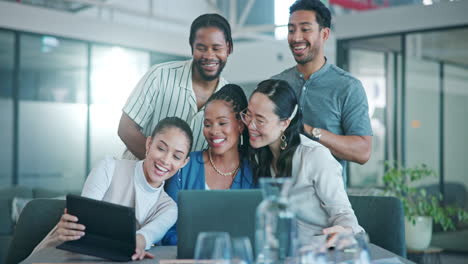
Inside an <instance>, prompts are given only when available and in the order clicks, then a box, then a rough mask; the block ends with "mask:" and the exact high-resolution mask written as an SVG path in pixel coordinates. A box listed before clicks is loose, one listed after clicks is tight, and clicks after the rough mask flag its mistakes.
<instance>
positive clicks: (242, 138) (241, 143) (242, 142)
mask: <svg viewBox="0 0 468 264" xmlns="http://www.w3.org/2000/svg"><path fill="white" fill-rule="evenodd" d="M240 138H241V140H240V145H241V146H242V145H244V137H243V136H242V135H241V137H240Z"/></svg>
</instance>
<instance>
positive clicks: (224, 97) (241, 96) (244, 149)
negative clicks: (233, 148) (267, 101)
mask: <svg viewBox="0 0 468 264" xmlns="http://www.w3.org/2000/svg"><path fill="white" fill-rule="evenodd" d="M216 100H221V101H225V102H227V103H230V104H231V107H232V110H233V111H234V113H235V114H236V118H237V120H241V117H240V112H242V110H244V109H246V108H247V105H248V101H247V96H245V93H244V90H242V88H241V87H240V86H239V85H236V84H226V85H224V86H223V87H221V89H219V90H218V91H217V92H215V93H214V94H212V95H211V96H210V98H208V100H207V101H206V105H208V104H209V103H211V102H213V101H216ZM241 138H242V141H243V144H242V145H240V141H239V145H240V146H239V154H240V157H241V158H242V157H247V155H248V152H249V149H250V143H249V132H248V129H247V128H244V131H243V132H242V134H241ZM241 160H242V159H241Z"/></svg>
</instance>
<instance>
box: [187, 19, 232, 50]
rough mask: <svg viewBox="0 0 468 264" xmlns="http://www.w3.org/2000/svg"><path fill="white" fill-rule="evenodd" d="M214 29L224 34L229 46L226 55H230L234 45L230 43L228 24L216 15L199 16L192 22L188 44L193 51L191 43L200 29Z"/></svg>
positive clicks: (229, 27)
mask: <svg viewBox="0 0 468 264" xmlns="http://www.w3.org/2000/svg"><path fill="white" fill-rule="evenodd" d="M207 27H215V28H218V29H219V30H221V31H222V32H223V33H224V38H225V39H226V42H227V43H228V45H229V49H228V53H229V54H231V53H232V51H233V50H234V44H233V43H232V36H231V26H230V25H229V22H228V21H227V20H226V19H225V18H224V17H222V16H221V15H218V14H204V15H201V16H199V17H197V18H195V20H194V21H193V22H192V25H191V26H190V37H189V43H190V47H191V48H192V51H193V42H194V41H195V35H196V34H197V31H198V30H199V29H200V28H207Z"/></svg>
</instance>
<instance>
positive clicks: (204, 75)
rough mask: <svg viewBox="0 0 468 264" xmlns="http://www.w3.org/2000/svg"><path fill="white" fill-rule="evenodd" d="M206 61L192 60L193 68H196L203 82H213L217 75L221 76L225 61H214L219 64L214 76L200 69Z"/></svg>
mask: <svg viewBox="0 0 468 264" xmlns="http://www.w3.org/2000/svg"><path fill="white" fill-rule="evenodd" d="M207 61H208V60H203V59H201V60H194V64H195V67H196V68H197V70H198V72H199V73H200V76H201V77H202V79H203V80H205V81H213V80H216V79H218V78H219V75H221V72H222V71H223V69H224V66H225V65H226V61H222V60H219V61H216V62H219V66H218V70H217V71H216V72H215V73H214V74H208V73H206V72H205V70H204V69H203V67H202V63H206V62H207Z"/></svg>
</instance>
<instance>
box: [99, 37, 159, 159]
mask: <svg viewBox="0 0 468 264" xmlns="http://www.w3.org/2000/svg"><path fill="white" fill-rule="evenodd" d="M149 57H150V55H149V52H144V51H138V50H133V49H126V48H121V47H116V46H106V45H93V46H92V47H91V105H90V112H91V113H90V115H91V117H90V118H91V119H90V126H91V129H90V130H91V131H90V136H91V138H90V141H91V150H90V152H91V157H90V158H91V167H92V168H93V167H95V166H96V165H97V164H98V163H99V162H100V161H101V160H102V159H103V158H104V157H105V156H107V155H109V156H114V157H117V158H120V157H121V155H122V153H123V152H124V150H125V145H124V143H123V142H122V140H121V139H120V138H119V136H118V135H117V130H118V126H119V121H120V117H121V116H122V108H123V106H124V104H125V102H126V100H127V98H128V96H129V95H130V93H131V92H132V90H133V88H134V87H135V86H136V85H137V83H138V81H139V80H140V79H141V77H142V76H143V75H144V74H145V73H146V71H147V70H148V68H149V61H150V59H149Z"/></svg>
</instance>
